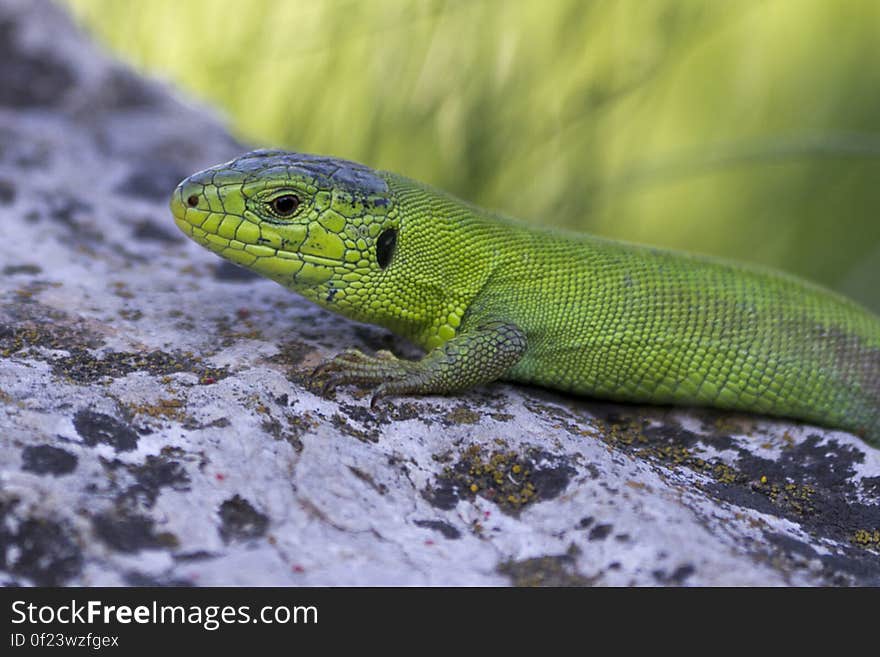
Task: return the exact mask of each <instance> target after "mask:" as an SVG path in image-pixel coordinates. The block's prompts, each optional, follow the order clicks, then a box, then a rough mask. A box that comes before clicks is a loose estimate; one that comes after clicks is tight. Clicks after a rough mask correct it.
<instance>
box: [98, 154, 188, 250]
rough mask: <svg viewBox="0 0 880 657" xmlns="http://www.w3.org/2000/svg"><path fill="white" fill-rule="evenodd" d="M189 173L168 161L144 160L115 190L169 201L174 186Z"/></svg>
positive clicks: (152, 199)
mask: <svg viewBox="0 0 880 657" xmlns="http://www.w3.org/2000/svg"><path fill="white" fill-rule="evenodd" d="M187 175H189V173H188V172H186V171H184V170H183V169H179V168H177V167H175V166H173V165H171V164H170V163H168V162H162V161H157V162H155V163H153V164H150V163H148V162H142V163H141V164H140V165H138V168H136V169H135V170H134V171H132V172H131V173H130V174H129V175H128V177H127V178H125V180H123V181H122V182H121V183H119V185H117V186H116V190H115V191H117V192H119V193H120V194H122V195H125V196H134V197H135V198H142V199H145V200H147V201H168V199H170V198H171V194H172V192H173V191H174V188H175V187H177V184H178V183H179V182H180V181H181V180H183V179H184V178H185V177H186V176H187ZM175 241H177V240H176V239H175Z"/></svg>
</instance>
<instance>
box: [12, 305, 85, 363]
mask: <svg viewBox="0 0 880 657" xmlns="http://www.w3.org/2000/svg"><path fill="white" fill-rule="evenodd" d="M28 305H29V304H26V303H25V304H18V306H17V310H18V311H19V312H20V313H21V312H24V310H25V308H26V307H27V306H28ZM28 314H29V315H36V318H35V319H36V321H34V320H32V319H30V317H29V318H28V319H27V320H25V321H21V322H16V323H14V324H13V323H0V357H9V356H11V355H12V354H17V353H19V352H23V351H28V350H30V349H32V348H37V347H39V348H43V349H55V350H70V349H77V348H80V349H81V348H83V347H86V348H96V347H98V346H100V344H101V342H102V341H101V339H100V338H98V337H97V336H95V335H93V334H91V333H90V332H89V331H87V330H85V329H83V328H82V327H79V326H72V325H69V324H62V323H59V322H62V321H63V320H64V317H59V316H58V315H57V314H55V313H53V314H50V313H46V314H43V313H42V312H40V311H38V310H34V309H31V312H30V313H28Z"/></svg>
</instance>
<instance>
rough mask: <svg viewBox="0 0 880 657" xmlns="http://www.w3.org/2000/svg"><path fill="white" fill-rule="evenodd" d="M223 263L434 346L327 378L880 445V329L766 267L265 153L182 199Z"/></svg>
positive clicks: (336, 367) (351, 363) (185, 226)
mask: <svg viewBox="0 0 880 657" xmlns="http://www.w3.org/2000/svg"><path fill="white" fill-rule="evenodd" d="M171 209H172V212H173V214H174V217H175V221H176V223H177V225H178V226H179V227H180V228H181V229H182V230H183V231H184V232H185V233H186V234H187V235H188V236H189V237H191V238H192V239H194V240H195V241H196V242H198V243H200V244H202V245H203V246H205V247H207V248H209V249H211V250H212V251H214V252H216V253H218V254H219V255H221V256H223V257H225V258H227V259H229V260H231V261H232V262H235V263H237V264H239V265H242V266H244V267H246V268H249V269H251V270H253V271H255V272H257V273H259V274H262V275H263V276H266V277H268V278H271V279H273V280H275V281H277V282H279V283H281V284H282V285H285V286H286V287H288V288H290V289H292V290H294V291H296V292H298V293H300V294H301V295H303V296H304V297H306V298H308V299H310V300H311V301H313V302H315V303H317V304H319V305H321V306H324V307H325V308H329V309H331V310H334V311H336V312H338V313H341V314H342V315H345V316H347V317H350V318H352V319H356V320H359V321H364V322H368V323H372V324H378V325H381V326H384V327H386V328H388V329H390V330H391V331H393V332H395V333H397V334H400V335H402V336H405V337H407V338H409V339H410V340H412V341H413V342H415V343H416V344H418V345H420V346H421V347H423V348H424V349H425V350H426V352H427V353H426V355H425V357H424V358H422V359H421V360H420V361H406V360H401V359H397V358H396V357H394V356H393V355H392V354H390V353H388V352H379V353H377V354H376V355H375V356H367V355H365V354H363V353H361V352H359V351H355V350H349V351H345V352H343V353H341V354H339V355H338V356H337V357H335V358H334V359H331V360H330V361H328V362H327V363H326V364H325V365H324V366H323V368H322V370H323V371H324V372H325V373H326V374H327V375H328V376H329V377H330V383H331V385H338V384H342V383H360V384H366V385H371V386H373V387H374V388H375V396H374V400H375V399H376V398H378V397H380V396H383V395H392V394H405V393H446V392H452V391H458V390H464V389H467V388H470V387H472V386H474V385H478V384H480V383H486V382H489V381H493V380H496V379H507V380H513V381H519V382H525V383H535V384H539V385H543V386H547V387H551V388H556V389H560V390H564V391H569V392H572V393H575V394H580V395H589V396H593V397H598V398H606V399H613V400H622V401H633V402H647V403H659V404H685V405H703V406H713V407H717V408H724V409H733V410H741V411H751V412H758V413H764V414H768V415H775V416H783V417H790V418H795V419H800V420H805V421H809V422H814V423H817V424H823V425H827V426H831V427H838V428H842V429H846V430H849V431H852V432H854V433H858V434H859V435H861V436H863V437H864V438H866V439H867V440H868V441H869V442H872V443H874V444H880V318H878V317H877V316H876V315H874V314H872V313H871V312H869V311H868V310H866V309H864V308H862V307H861V306H859V305H858V304H856V303H854V302H852V301H850V300H848V299H846V298H844V297H842V296H840V295H837V294H835V293H833V292H831V291H829V290H826V289H824V288H822V287H819V286H817V285H814V284H811V283H808V282H806V281H803V280H800V279H798V278H795V277H793V276H790V275H787V274H784V273H781V272H776V271H773V270H770V269H765V268H761V267H756V266H750V265H745V264H740V263H734V262H730V261H725V260H720V259H714V258H709V257H701V256H696V255H691V254H685V253H677V252H673V251H667V250H661V249H654V248H650V247H645V246H639V245H634V244H627V243H623V242H615V241H610V240H605V239H600V238H596V237H593V236H589V235H584V234H578V233H567V232H561V231H554V230H548V229H543V228H539V227H534V226H529V225H526V224H522V223H519V222H516V221H514V220H511V219H508V218H505V217H502V216H499V215H495V214H493V213H490V212H487V211H485V210H482V209H480V208H477V207H475V206H472V205H470V204H468V203H466V202H464V201H461V200H459V199H456V198H454V197H452V196H450V195H447V194H445V193H444V192H441V191H439V190H436V189H433V188H431V187H428V186H426V185H423V184H421V183H418V182H415V181H412V180H409V179H407V178H404V177H402V176H398V175H396V174H393V173H388V172H382V171H375V170H372V169H370V168H368V167H366V166H363V165H360V164H356V163H353V162H348V161H346V160H340V159H336V158H329V157H319V156H313V155H303V154H298V153H288V152H284V151H255V152H253V153H248V154H245V155H243V156H242V157H240V158H237V159H235V160H233V161H231V162H228V163H226V164H222V165H219V166H216V167H212V168H210V169H206V170H205V171H201V172H199V173H196V174H194V175H193V176H191V177H189V178H187V179H186V180H184V181H183V182H181V183H180V185H179V186H178V188H177V190H176V191H175V192H174V195H173V197H172V201H171Z"/></svg>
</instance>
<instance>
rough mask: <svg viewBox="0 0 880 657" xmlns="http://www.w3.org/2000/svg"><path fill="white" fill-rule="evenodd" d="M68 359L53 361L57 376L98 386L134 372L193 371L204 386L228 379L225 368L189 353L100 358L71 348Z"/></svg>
mask: <svg viewBox="0 0 880 657" xmlns="http://www.w3.org/2000/svg"><path fill="white" fill-rule="evenodd" d="M68 351H69V352H70V355H69V356H61V357H58V358H53V359H52V360H51V361H50V363H51V366H52V372H53V373H54V374H55V375H56V376H61V377H64V378H66V379H68V380H70V381H73V382H75V383H95V382H97V381H100V380H101V379H103V378H105V377H109V378H114V379H115V378H119V377H123V376H126V375H127V374H130V373H132V372H148V373H149V374H153V375H157V376H165V375H168V374H174V373H175V372H191V373H193V374H195V375H197V376H198V377H199V381H200V382H202V383H215V382H217V381H219V380H221V379H225V378H226V377H227V376H229V370H228V369H227V368H226V367H211V366H208V365H206V364H205V363H204V362H203V361H202V359H201V358H200V357H198V356H193V355H192V354H189V353H184V354H181V353H168V352H165V351H158V350H157V351H148V352H143V353H136V352H128V351H110V352H105V353H103V354H101V357H100V358H98V357H96V356H94V355H93V354H92V353H91V352H89V351H86V350H85V349H79V348H76V349H68Z"/></svg>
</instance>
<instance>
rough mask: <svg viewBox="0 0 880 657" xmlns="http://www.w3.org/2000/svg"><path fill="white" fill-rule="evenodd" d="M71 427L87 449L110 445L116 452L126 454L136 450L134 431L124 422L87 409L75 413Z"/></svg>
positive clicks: (136, 439)
mask: <svg viewBox="0 0 880 657" xmlns="http://www.w3.org/2000/svg"><path fill="white" fill-rule="evenodd" d="M73 426H74V428H75V429H76V432H77V433H78V434H79V435H80V437H81V438H82V439H83V442H84V443H85V444H86V445H88V446H89V447H94V446H95V445H98V444H104V445H110V446H111V447H112V448H113V449H115V450H116V451H117V452H128V451H131V450H133V449H136V448H137V443H138V435H137V433H136V432H135V430H134V429H132V428H131V426H129V425H128V424H126V423H125V422H122V421H120V420H117V419H116V418H114V417H111V416H109V415H105V414H104V413H96V412H95V411H91V410H88V409H83V410H81V411H77V413H76V415H74V416H73Z"/></svg>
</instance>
